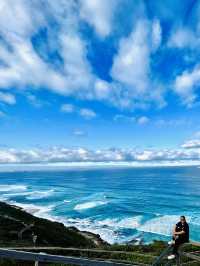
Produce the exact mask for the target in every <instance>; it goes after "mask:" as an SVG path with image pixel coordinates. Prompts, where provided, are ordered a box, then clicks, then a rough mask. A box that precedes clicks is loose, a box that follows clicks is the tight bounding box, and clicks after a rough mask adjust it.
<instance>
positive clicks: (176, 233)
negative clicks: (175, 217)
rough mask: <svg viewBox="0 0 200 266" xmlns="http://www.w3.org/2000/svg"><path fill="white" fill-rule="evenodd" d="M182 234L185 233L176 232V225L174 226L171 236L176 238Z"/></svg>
mask: <svg viewBox="0 0 200 266" xmlns="http://www.w3.org/2000/svg"><path fill="white" fill-rule="evenodd" d="M183 234H185V231H183V230H182V231H180V232H176V225H175V226H174V230H173V235H176V236H178V235H183Z"/></svg>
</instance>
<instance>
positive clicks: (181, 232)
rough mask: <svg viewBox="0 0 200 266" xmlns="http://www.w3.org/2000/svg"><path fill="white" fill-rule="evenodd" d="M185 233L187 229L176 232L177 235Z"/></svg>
mask: <svg viewBox="0 0 200 266" xmlns="http://www.w3.org/2000/svg"><path fill="white" fill-rule="evenodd" d="M183 234H185V231H183V230H182V231H180V232H175V235H176V236H177V235H183Z"/></svg>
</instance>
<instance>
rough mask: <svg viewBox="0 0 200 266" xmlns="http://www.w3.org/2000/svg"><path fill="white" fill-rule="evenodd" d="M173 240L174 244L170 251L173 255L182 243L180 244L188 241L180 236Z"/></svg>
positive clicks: (176, 253)
mask: <svg viewBox="0 0 200 266" xmlns="http://www.w3.org/2000/svg"><path fill="white" fill-rule="evenodd" d="M173 240H175V244H174V245H173V251H172V253H173V254H174V255H178V249H179V247H180V246H181V245H182V244H184V243H186V242H188V241H187V240H186V239H184V238H181V237H179V238H177V239H174V238H173Z"/></svg>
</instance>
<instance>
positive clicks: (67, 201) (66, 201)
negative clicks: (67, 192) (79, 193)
mask: <svg viewBox="0 0 200 266" xmlns="http://www.w3.org/2000/svg"><path fill="white" fill-rule="evenodd" d="M63 202H64V203H70V202H71V200H63Z"/></svg>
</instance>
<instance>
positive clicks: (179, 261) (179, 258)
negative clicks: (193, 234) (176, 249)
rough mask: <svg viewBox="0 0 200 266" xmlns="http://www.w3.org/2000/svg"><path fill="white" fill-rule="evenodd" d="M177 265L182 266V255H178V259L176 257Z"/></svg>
mask: <svg viewBox="0 0 200 266" xmlns="http://www.w3.org/2000/svg"><path fill="white" fill-rule="evenodd" d="M176 265H177V266H180V265H181V255H180V254H178V255H177V257H176Z"/></svg>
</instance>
